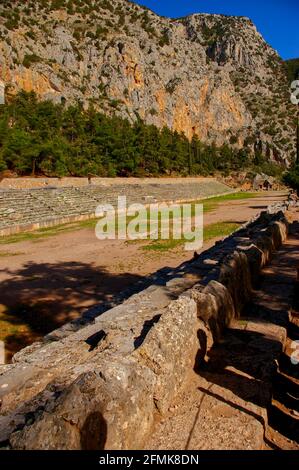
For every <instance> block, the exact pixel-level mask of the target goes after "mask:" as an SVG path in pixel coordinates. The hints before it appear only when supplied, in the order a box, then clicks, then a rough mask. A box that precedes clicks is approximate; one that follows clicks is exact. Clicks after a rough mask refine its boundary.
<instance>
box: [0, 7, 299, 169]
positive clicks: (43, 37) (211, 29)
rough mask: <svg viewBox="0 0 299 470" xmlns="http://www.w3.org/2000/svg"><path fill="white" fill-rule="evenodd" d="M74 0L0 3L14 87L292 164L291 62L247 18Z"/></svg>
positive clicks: (1, 66)
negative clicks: (168, 14) (174, 15)
mask: <svg viewBox="0 0 299 470" xmlns="http://www.w3.org/2000/svg"><path fill="white" fill-rule="evenodd" d="M72 3H73V6H70V5H69V2H66V1H64V0H61V1H60V2H54V4H53V6H51V2H41V1H37V2H33V1H32V2H26V4H24V2H21V1H15V2H13V7H14V8H13V15H14V16H13V19H10V20H9V19H7V18H8V16H7V14H8V7H5V6H1V10H0V35H1V41H0V78H1V79H2V80H3V82H4V83H5V85H6V87H7V92H8V93H16V92H17V91H19V90H21V89H24V90H26V91H31V90H34V91H35V92H36V93H37V94H38V96H39V97H40V98H41V99H52V100H54V101H55V102H59V101H60V100H61V99H62V98H63V99H64V100H66V103H67V104H71V103H73V102H77V101H81V102H82V103H83V105H84V106H85V107H88V105H89V104H91V103H93V105H94V106H95V107H96V108H97V109H100V110H102V111H103V112H105V113H108V114H111V113H117V114H118V115H120V116H122V117H124V118H128V119H129V120H130V121H132V122H133V121H135V120H136V119H138V118H141V119H143V120H145V121H146V122H147V123H149V124H154V125H156V126H158V127H163V126H168V127H169V128H171V129H173V130H176V131H177V132H183V133H184V134H185V135H186V136H187V137H188V138H190V139H191V138H192V137H193V136H198V137H199V138H200V139H202V140H203V141H205V142H209V143H212V142H215V143H216V144H217V145H221V144H223V143H225V142H226V143H228V144H230V145H233V146H235V147H238V148H241V147H243V146H244V145H245V146H246V147H247V148H248V150H249V151H254V150H255V151H256V150H257V149H260V151H261V152H263V153H264V154H266V155H267V157H268V158H269V159H270V160H276V161H282V162H285V163H286V164H287V163H288V162H289V161H291V159H292V158H294V156H295V137H294V136H295V132H294V125H295V124H294V115H295V109H294V106H293V105H292V104H291V102H290V100H289V89H288V80H287V77H286V72H285V67H284V64H283V62H282V60H281V59H280V57H279V56H278V54H277V53H276V51H274V50H273V49H272V48H271V47H270V46H269V45H267V44H266V42H265V41H264V39H263V38H262V36H261V35H260V34H259V33H258V32H257V30H256V28H255V26H254V25H253V23H252V22H251V21H250V20H249V19H248V18H245V17H227V16H223V15H208V14H198V15H192V16H189V17H186V18H181V19H177V20H172V19H168V18H162V17H159V16H157V15H156V14H154V13H153V12H151V11H150V10H146V9H145V8H142V7H139V6H138V5H135V4H133V3H130V2H128V1H126V0H114V1H113V2H109V1H97V2H90V1H87V0H86V1H85V2H84V1H83V2H81V4H79V5H77V4H75V2H72ZM43 4H45V5H43ZM48 4H49V5H48ZM80 5H81V6H80ZM1 15H2V16H1Z"/></svg>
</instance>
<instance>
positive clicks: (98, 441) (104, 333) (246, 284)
mask: <svg viewBox="0 0 299 470" xmlns="http://www.w3.org/2000/svg"><path fill="white" fill-rule="evenodd" d="M285 209H286V207H285V205H282V206H281V207H279V208H277V210H276V211H275V212H274V213H270V212H273V211H272V210H271V211H268V212H263V213H261V215H260V216H258V217H256V218H255V219H254V220H252V221H250V222H249V223H248V224H246V225H244V226H243V227H242V228H241V229H240V230H238V231H237V232H235V233H234V234H233V235H232V236H230V237H228V238H226V239H224V240H223V241H222V242H220V243H217V244H216V245H215V246H214V247H212V248H211V249H210V250H208V251H206V252H204V253H202V254H201V255H200V256H198V257H196V259H193V260H191V261H190V262H188V263H184V264H182V265H181V266H179V267H178V268H177V269H175V270H173V271H172V272H168V273H166V274H164V275H161V277H160V278H159V279H158V280H157V281H156V285H152V286H150V287H148V288H147V289H145V290H143V291H142V292H140V293H138V294H135V295H133V296H132V297H130V298H129V299H127V300H126V301H124V302H123V303H122V304H120V305H118V306H116V307H114V308H112V309H110V310H108V311H106V312H105V313H103V314H102V315H99V316H95V317H94V316H93V315H91V316H89V317H87V318H88V321H87V322H83V323H82V324H81V325H79V324H78V323H77V328H75V329H74V330H72V329H68V330H65V329H62V331H61V332H59V330H58V331H57V332H56V334H53V335H48V336H47V338H46V339H45V341H44V342H41V343H37V344H34V345H32V346H29V347H28V348H25V349H24V350H22V351H20V352H19V353H17V354H16V355H15V356H14V362H13V364H9V365H6V366H3V367H2V373H1V376H0V399H1V416H0V443H1V446H2V447H3V448H13V449H122V450H124V449H138V448H142V447H143V446H144V443H145V441H146V439H147V437H148V436H149V434H150V433H151V431H152V429H153V426H154V422H155V419H156V418H157V417H161V416H164V415H165V413H166V412H167V410H168V408H169V406H170V404H171V402H172V400H173V398H174V397H175V396H176V394H177V393H178V391H179V390H180V389H181V387H183V386H184V384H185V383H186V380H187V377H188V374H189V373H190V371H192V369H193V368H197V367H198V365H199V364H200V362H201V361H202V359H203V358H204V357H205V355H206V354H207V352H208V351H209V350H210V348H211V347H212V346H213V344H214V343H215V342H217V341H218V340H219V339H220V338H221V335H222V334H223V332H224V330H225V329H226V328H227V327H228V326H229V325H230V323H231V321H232V320H234V319H236V318H239V317H240V315H241V313H242V309H243V307H244V305H245V303H246V302H247V301H248V300H249V298H250V295H251V289H252V285H253V284H254V283H255V282H256V280H257V278H258V274H259V272H260V270H261V268H262V267H263V266H264V265H265V264H266V263H267V262H269V260H270V259H271V256H272V254H273V253H274V251H275V250H277V249H278V248H279V246H280V245H281V243H282V242H283V241H284V240H285V239H286V237H287V233H288V222H287V219H286V217H285V215H284V211H285Z"/></svg>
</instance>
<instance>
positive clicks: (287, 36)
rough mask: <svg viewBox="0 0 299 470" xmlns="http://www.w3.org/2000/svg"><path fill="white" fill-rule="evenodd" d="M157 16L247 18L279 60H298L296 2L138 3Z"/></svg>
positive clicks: (150, 0)
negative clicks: (190, 15) (219, 15)
mask: <svg viewBox="0 0 299 470" xmlns="http://www.w3.org/2000/svg"><path fill="white" fill-rule="evenodd" d="M135 3H139V4H140V5H145V6H147V7H148V8H150V9H151V10H153V11H155V12H156V13H158V14H159V15H163V16H170V17H172V18H176V17H179V16H185V15H189V14H191V13H223V14H225V15H237V16H248V17H249V18H251V19H252V21H253V22H254V23H255V25H256V26H257V29H258V30H259V31H260V33H262V35H263V36H264V38H265V40H266V41H267V42H268V43H269V44H270V45H271V46H272V47H274V49H276V50H277V51H278V52H279V54H280V55H281V57H282V58H283V59H291V58H299V0H222V1H220V0H140V1H139V0H138V1H135Z"/></svg>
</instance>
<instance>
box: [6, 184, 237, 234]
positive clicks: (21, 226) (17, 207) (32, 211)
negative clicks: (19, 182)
mask: <svg viewBox="0 0 299 470" xmlns="http://www.w3.org/2000/svg"><path fill="white" fill-rule="evenodd" d="M229 192H231V189H230V188H229V187H228V186H226V185H224V184H222V183H220V182H217V181H216V180H207V181H203V180H201V181H200V182H198V183H197V182H181V183H172V184H169V183H163V182H161V183H153V184H148V183H147V184H142V183H140V184H126V183H123V184H117V185H115V186H112V185H110V186H105V185H104V184H103V185H90V186H85V187H84V186H83V187H64V188H55V187H48V188H43V189H25V190H21V189H3V190H1V189H0V236H1V235H2V236H3V235H10V234H13V233H17V232H21V231H30V230H35V229H37V228H40V227H46V226H49V225H54V224H55V223H57V224H60V223H64V222H69V221H75V220H82V219H85V218H91V217H93V216H94V213H95V209H96V207H97V206H98V205H99V204H112V205H114V206H115V205H116V204H117V197H118V196H126V197H127V203H128V204H131V203H142V204H150V203H153V202H164V201H167V202H170V201H187V200H197V199H201V198H207V197H211V196H214V195H220V194H225V193H229Z"/></svg>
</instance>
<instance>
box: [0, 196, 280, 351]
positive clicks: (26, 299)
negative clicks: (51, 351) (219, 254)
mask: <svg viewBox="0 0 299 470" xmlns="http://www.w3.org/2000/svg"><path fill="white" fill-rule="evenodd" d="M284 198H285V194H284V195H283V194H282V193H265V194H264V195H262V196H261V197H259V198H255V199H243V200H232V201H227V202H224V203H221V204H219V206H218V207H217V209H216V210H215V211H212V212H209V213H207V214H205V216H204V224H205V225H209V224H213V223H216V222H223V221H229V222H234V223H244V222H246V221H247V220H248V219H250V218H251V217H252V216H254V215H255V214H256V213H258V212H260V211H261V210H263V209H265V208H266V207H267V206H268V205H269V204H272V203H273V202H275V201H281V200H282V199H284ZM214 242H215V239H214V240H213V241H210V242H208V243H207V244H205V246H204V249H207V248H208V246H210V245H212V244H213V243H214ZM143 243H144V242H138V243H132V242H131V243H130V242H126V241H123V240H116V241H110V240H109V241H99V240H97V238H96V237H95V234H94V230H93V229H80V230H76V231H73V232H66V233H61V234H59V235H55V236H52V237H49V238H41V239H36V240H31V241H22V242H18V243H13V244H5V245H1V246H0V283H1V293H0V334H1V337H0V339H4V340H5V343H6V347H7V351H6V352H7V358H8V359H9V357H10V356H11V354H12V353H13V352H16V351H17V350H19V349H21V348H22V347H24V346H25V345H27V344H30V343H31V342H32V341H33V340H37V339H38V338H40V337H41V336H43V335H44V334H46V333H48V332H49V331H51V330H53V329H55V328H57V327H59V326H61V325H62V324H64V323H66V322H67V321H69V320H71V319H73V318H76V317H78V316H80V315H81V314H82V312H83V311H84V310H85V309H86V308H87V307H90V306H92V305H94V304H97V303H99V302H101V301H103V300H109V299H111V298H113V296H114V295H115V294H117V293H119V292H120V291H122V290H124V289H125V288H127V287H128V286H130V285H132V284H134V283H135V282H136V281H138V280H140V279H142V278H143V277H144V276H147V275H149V274H151V273H153V272H155V271H156V270H158V269H160V268H162V267H166V266H168V267H174V266H177V265H179V264H180V263H181V262H183V261H186V260H187V259H189V258H190V257H191V255H190V252H186V251H184V249H183V247H179V248H176V249H173V250H170V251H167V252H162V253H159V252H152V251H144V250H142V246H143Z"/></svg>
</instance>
